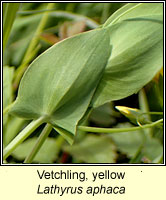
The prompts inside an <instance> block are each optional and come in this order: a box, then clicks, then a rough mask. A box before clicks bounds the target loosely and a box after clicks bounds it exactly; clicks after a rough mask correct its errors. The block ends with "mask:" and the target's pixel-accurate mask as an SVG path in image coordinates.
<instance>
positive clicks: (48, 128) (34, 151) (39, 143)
mask: <svg viewBox="0 0 166 200" xmlns="http://www.w3.org/2000/svg"><path fill="white" fill-rule="evenodd" d="M51 130H52V126H51V125H50V124H46V126H45V127H44V129H43V131H42V132H41V134H40V136H39V138H38V140H37V142H36V144H35V145H34V147H33V149H32V151H31V152H30V154H29V155H28V156H27V157H26V159H25V161H24V163H32V161H33V159H34V157H35V156H36V154H37V153H38V151H39V149H40V148H41V147H42V145H43V143H44V142H45V140H46V138H47V137H48V135H49V134H50V132H51Z"/></svg>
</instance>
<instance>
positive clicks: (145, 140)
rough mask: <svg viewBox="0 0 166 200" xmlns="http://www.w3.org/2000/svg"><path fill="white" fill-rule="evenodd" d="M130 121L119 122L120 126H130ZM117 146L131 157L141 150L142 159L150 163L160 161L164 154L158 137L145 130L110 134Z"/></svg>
mask: <svg viewBox="0 0 166 200" xmlns="http://www.w3.org/2000/svg"><path fill="white" fill-rule="evenodd" d="M130 126H131V124H129V123H122V124H118V127H130ZM109 137H111V138H112V139H113V141H114V142H115V144H116V146H117V148H118V150H119V151H121V152H122V153H125V154H126V155H127V156H128V157H129V158H133V157H135V156H136V154H137V152H138V151H139V150H140V148H141V150H140V153H141V156H142V158H141V159H142V161H143V159H144V158H146V159H147V160H148V161H149V162H150V163H154V162H158V161H159V159H160V158H161V156H162V155H163V147H162V144H161V143H160V142H159V140H158V139H156V138H153V137H151V136H150V135H149V134H144V132H142V131H141V130H140V131H133V132H123V133H115V134H110V136H109Z"/></svg>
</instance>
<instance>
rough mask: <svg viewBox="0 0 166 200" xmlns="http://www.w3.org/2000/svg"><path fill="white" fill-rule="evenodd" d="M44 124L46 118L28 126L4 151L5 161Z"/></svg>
mask: <svg viewBox="0 0 166 200" xmlns="http://www.w3.org/2000/svg"><path fill="white" fill-rule="evenodd" d="M43 122H44V118H43V117H41V118H39V119H37V120H34V121H32V122H31V123H30V124H29V125H28V126H26V127H25V128H24V129H23V130H22V131H21V132H20V133H19V134H18V135H17V136H16V137H15V138H14V139H13V140H12V141H11V142H10V143H9V144H8V145H7V146H6V147H5V149H4V150H3V159H4V160H5V159H6V158H7V157H8V156H9V155H10V154H11V153H12V152H13V151H14V150H15V149H16V147H17V146H18V145H19V144H21V143H22V142H23V141H24V140H25V139H26V138H27V137H28V136H29V135H30V134H31V133H32V132H33V131H34V130H35V129H37V128H38V127H39V126H40V125H41V124H42V123H43Z"/></svg>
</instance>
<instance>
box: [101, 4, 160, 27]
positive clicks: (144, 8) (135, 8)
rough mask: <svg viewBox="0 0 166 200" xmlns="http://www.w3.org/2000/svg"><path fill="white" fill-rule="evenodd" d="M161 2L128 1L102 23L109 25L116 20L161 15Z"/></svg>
mask: <svg viewBox="0 0 166 200" xmlns="http://www.w3.org/2000/svg"><path fill="white" fill-rule="evenodd" d="M162 14H163V4H162V3H150V4H149V3H128V4H126V5H125V6H123V7H122V8H120V9H118V10H117V11H116V12H115V13H113V15H111V16H110V17H109V18H108V19H107V21H106V22H105V23H104V25H103V26H104V27H106V26H111V25H112V24H115V23H117V22H120V21H123V20H126V19H132V18H136V17H137V18H140V17H141V18H142V16H143V17H146V16H149V15H162Z"/></svg>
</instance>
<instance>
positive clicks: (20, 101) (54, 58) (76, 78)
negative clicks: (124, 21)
mask: <svg viewBox="0 0 166 200" xmlns="http://www.w3.org/2000/svg"><path fill="white" fill-rule="evenodd" d="M108 32H109V29H97V30H95V31H90V32H87V33H83V34H80V35H77V36H75V37H72V38H70V39H66V40H63V41H62V42H59V43H58V44H56V45H54V46H53V47H51V48H50V49H48V50H47V51H46V52H45V53H43V54H42V55H41V56H39V57H38V58H37V59H36V60H35V61H34V62H33V63H32V64H31V66H30V67H29V68H28V70H27V71H26V73H25V74H24V77H23V79H22V80H21V83H20V87H19V91H18V97H17V99H16V102H15V104H14V106H13V107H12V109H11V113H14V114H16V115H18V116H20V117H24V118H27V119H34V118H35V119H36V118H39V117H41V116H42V117H45V121H46V122H47V123H51V124H52V125H53V126H54V127H55V129H56V130H58V131H59V132H60V133H61V132H64V131H65V130H67V132H70V133H72V134H73V135H74V133H75V132H76V125H77V124H78V122H79V120H80V119H81V118H82V117H83V115H84V113H85V112H86V110H87V108H88V106H89V103H90V101H91V99H92V96H93V94H94V91H95V89H96V87H97V84H98V82H99V81H100V79H101V77H102V74H103V71H104V69H105V66H106V64H107V60H108V58H109V56H110V51H111V46H110V43H109V33H108ZM101 38H102V40H101ZM104 48H105V50H104V51H103V49H104ZM65 135H67V133H66V131H65ZM69 135H70V134H69Z"/></svg>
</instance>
